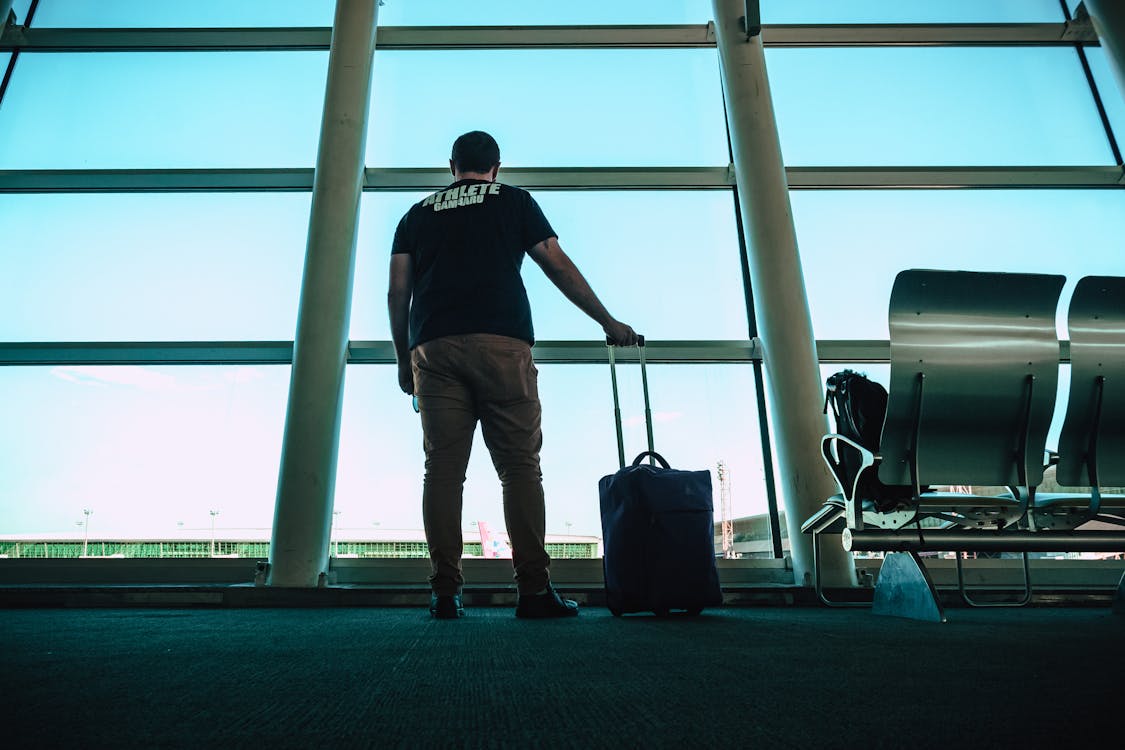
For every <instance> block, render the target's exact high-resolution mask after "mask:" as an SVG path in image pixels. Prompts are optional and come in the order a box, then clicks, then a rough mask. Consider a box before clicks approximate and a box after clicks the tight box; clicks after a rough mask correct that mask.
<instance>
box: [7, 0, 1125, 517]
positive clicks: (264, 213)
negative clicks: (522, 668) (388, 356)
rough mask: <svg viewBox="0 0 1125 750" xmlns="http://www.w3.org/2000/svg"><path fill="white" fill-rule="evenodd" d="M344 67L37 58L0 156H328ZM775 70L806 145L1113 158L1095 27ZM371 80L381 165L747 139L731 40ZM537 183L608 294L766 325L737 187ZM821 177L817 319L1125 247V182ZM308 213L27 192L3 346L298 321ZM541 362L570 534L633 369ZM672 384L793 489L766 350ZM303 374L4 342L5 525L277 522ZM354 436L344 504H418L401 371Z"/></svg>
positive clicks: (251, 60)
mask: <svg viewBox="0 0 1125 750" xmlns="http://www.w3.org/2000/svg"><path fill="white" fill-rule="evenodd" d="M26 7H27V2H26V0H24V2H17V4H16V8H17V11H18V12H22V10H23V9H26ZM653 7H658V8H659V10H660V13H661V15H660V16H654V15H653V14H652V13H653V11H652V9H653ZM482 8H483V9H484V11H485V12H482ZM267 10H268V11H269V12H268V13H267ZM709 15H710V4H709V3H707V2H695V1H693V2H682V3H677V2H668V3H660V4H655V5H654V4H652V3H640V2H633V1H630V2H621V3H604V2H599V3H592V2H585V3H583V2H575V3H550V4H547V3H542V4H541V3H526V2H514V1H513V2H502V3H492V4H488V3H486V4H483V5H482V4H465V3H454V2H449V3H445V2H442V3H437V2H434V3H407V2H406V0H388V2H387V5H386V6H384V8H383V9H382V10H381V20H382V22H383V23H384V24H387V25H408V24H431V23H448V24H458V23H505V22H507V23H583V22H584V23H631V22H634V23H635V22H636V21H637V19H642V18H643V19H645V20H646V21H650V22H656V23H703V22H705V21H706V20H707V18H708V16H709ZM330 16H331V3H328V2H304V1H302V2H296V1H295V0H294V2H279V3H272V4H269V5H268V9H267V5H266V4H264V3H252V2H246V3H237V4H235V3H219V2H200V3H191V4H186V3H176V4H164V3H161V4H155V3H148V2H140V1H139V0H137V1H135V2H104V3H99V4H96V5H95V4H93V3H87V2H74V1H73V0H71V1H70V2H64V0H43V2H42V3H41V5H40V8H39V10H38V12H37V16H36V25H39V26H48V25H58V26H72V25H73V26H78V25H86V24H92V25H102V26H129V25H135V26H146V25H165V26H173V25H177V24H195V25H203V26H207V25H252V24H255V23H263V24H271V25H286V24H293V25H314V26H315V25H325V24H327V23H329V22H330ZM763 16H764V19H765V21H766V22H767V23H770V22H772V23H808V22H872V21H875V20H878V21H891V22H920V21H956V22H1006V21H1058V20H1060V19H1061V10H1060V8H1059V6H1058V4H1057V3H1056V2H1053V0H1043V1H1042V2H1032V1H1030V0H1018V1H1017V0H1013V1H1012V2H989V3H979V2H968V1H967V0H966V1H965V2H940V3H938V2H933V3H902V2H890V1H889V0H888V1H887V2H855V3H840V2H828V1H827V0H824V1H823V2H789V3H780V2H765V3H763ZM1090 59H1091V65H1092V67H1093V69H1094V73H1095V77H1096V80H1097V81H1098V83H1099V85H1100V87H1101V90H1102V93H1103V96H1104V97H1105V99H1106V104H1107V108H1108V109H1109V113H1110V118H1111V121H1112V122H1113V123H1114V124H1115V126H1116V128H1117V129H1118V132H1119V133H1120V132H1125V130H1122V128H1125V104H1123V99H1122V97H1121V95H1120V92H1119V91H1118V90H1117V89H1116V88H1115V83H1114V81H1113V79H1112V76H1111V74H1110V71H1109V67H1108V64H1107V62H1106V59H1105V56H1104V54H1103V53H1102V52H1101V50H1098V49H1093V50H1090ZM326 62H327V55H326V53H320V52H297V53H120V54H117V53H107V54H71V55H66V54H40V55H30V54H28V55H23V56H22V57H21V59H20V60H19V64H18V66H17V69H16V72H15V76H14V78H13V81H12V86H11V88H10V90H9V92H8V94H7V97H6V99H5V101H4V102H3V105H2V106H0V132H3V133H4V134H5V137H4V138H3V139H0V169H35V168H161V167H167V168H181V167H310V166H312V164H313V163H314V161H315V155H316V141H317V130H318V127H319V117H320V110H321V97H322V95H323V85H324V74H325V69H326ZM767 64H768V66H769V74H770V79H771V84H772V88H773V96H774V101H775V106H776V109H777V114H778V119H779V126H780V130H781V139H782V147H783V151H784V155H785V159H786V163H787V164H788V165H790V166H852V165H870V166H878V165H899V166H940V165H997V166H1012V165H1097V164H1110V163H1112V157H1111V155H1110V150H1109V148H1108V146H1107V143H1106V139H1105V136H1104V133H1103V131H1102V129H1101V125H1100V122H1099V121H1098V118H1097V115H1096V111H1095V109H1094V105H1093V102H1092V99H1091V97H1090V94H1089V90H1088V89H1087V88H1086V84H1085V79H1084V77H1083V75H1082V71H1081V69H1080V67H1079V64H1078V60H1077V56H1076V54H1075V53H1074V51H1073V50H1068V49H1046V48H1032V49H1020V48H1003V49H988V48H979V49H978V48H970V49H941V48H924V49H857V50H840V49H832V50H769V51H768V54H767ZM375 76H376V77H375V85H374V93H373V97H372V110H371V128H370V131H369V137H368V144H367V163H368V165H370V166H440V165H444V162H445V159H446V158H447V152H448V148H449V143H450V142H451V141H452V139H453V137H455V136H456V135H457V134H459V133H460V132H463V131H465V130H469V129H473V128H478V127H480V128H485V129H490V130H491V131H492V132H494V134H495V135H496V136H497V138H498V139H499V141H500V145H501V150H502V156H503V160H504V163H505V165H508V166H692V165H703V166H714V165H723V164H725V163H726V161H727V156H726V143H725V134H724V129H723V119H722V104H721V95H720V91H719V79H718V68H717V62H716V59H715V53H714V51H713V50H664V51H654V50H645V51H605V50H602V51H594V52H582V51H538V52H515V51H503V52H433V53H422V52H382V53H377V59H376V72H375ZM544 113H549V114H550V116H549V117H544V116H543V115H544ZM419 197H421V196H420V194H407V193H401V194H399V193H394V194H376V193H368V194H366V195H365V196H364V199H363V204H362V208H361V211H362V215H361V223H360V236H359V242H358V249H357V252H358V257H357V273H356V282H355V294H354V305H353V312H352V322H351V334H352V337H353V338H354V339H364V340H367V339H375V340H383V339H386V338H388V337H389V333H388V327H387V323H386V316H385V312H384V303H383V300H384V295H385V286H386V273H387V268H386V267H387V255H388V253H389V242H390V237H391V233H392V232H393V228H394V224H395V222H397V219H398V217H399V216H400V215H401V213H402V212H403V211H404V210H405V209H406V208H407V206H409V204H410V203H411V202H412V201H414V200H417V199H418V198H419ZM538 198H539V200H540V202H541V204H542V205H543V207H544V210H545V212H546V213H547V215H548V217H549V218H550V220H551V221H552V223H553V224H554V226H555V228H556V230H557V231H558V232H559V235H560V238H561V241H562V244H563V246H564V248H566V249H567V251H568V252H569V253H570V254H571V255H572V256H573V257H574V258H575V260H576V261H577V262H578V264H579V266H580V267H581V268H582V269H583V271H584V272H585V273H586V274H587V276H588V277H589V278H590V280H591V282H592V284H593V286H594V287H595V289H596V290H598V292H599V293H600V294H601V296H602V297H603V299H604V301H605V302H606V303H607V305H608V306H609V307H610V309H611V310H612V311H614V312H615V314H617V315H618V316H619V317H621V318H622V319H624V320H626V321H627V322H630V323H632V324H633V325H635V326H636V327H637V328H638V329H639V330H640V331H641V332H643V333H645V334H647V335H648V336H649V337H650V338H653V339H660V340H664V339H743V338H745V337H746V330H747V329H746V318H745V313H744V308H743V303H742V297H741V287H740V284H741V280H740V270H739V265H738V258H737V242H736V237H735V230H734V216H733V212H732V208H731V200H730V196H729V194H727V193H724V192H695V193H676V192H666V191H656V192H636V193H625V192H569V193H568V192H542V193H539V194H538ZM792 204H793V212H794V218H795V222H796V226H797V234H798V242H799V245H800V250H801V255H802V260H803V263H804V266H805V272H806V283H807V287H808V291H809V298H810V307H811V309H812V313H813V322H814V328H815V332H816V335H817V336H818V337H819V338H825V339H839V338H858V339H868V338H874V339H879V338H885V337H886V335H887V333H886V297H887V293H888V292H889V289H890V283H891V280H892V279H893V277H894V274H895V273H897V271H898V270H899V269H901V268H905V267H935V268H971V269H974V270H1023V271H1044V272H1051V273H1065V274H1066V275H1067V277H1068V283H1069V286H1068V287H1067V290H1064V293H1063V299H1064V302H1065V300H1066V299H1067V295H1068V293H1069V289H1070V288H1071V287H1072V285H1073V283H1074V282H1076V281H1077V279H1078V278H1079V277H1080V276H1082V275H1084V274H1087V273H1107V274H1117V275H1120V274H1122V273H1125V259H1123V258H1122V253H1121V252H1120V244H1119V243H1120V240H1119V238H1120V237H1122V236H1125V196H1123V195H1122V192H1121V191H1119V190H1118V191H1078V190H1063V191H1059V190H1054V191H1002V190H997V191H869V192H848V191H824V192H794V193H793V194H792ZM308 210H309V200H308V195H305V194H270V195H254V194H230V195H224V194H212V195H55V196H48V195H8V196H3V197H2V198H0V226H3V227H4V228H5V242H4V246H3V249H2V250H0V269H2V272H0V340H3V341H29V340H31V341H34V340H64V341H98V340H138V341H145V340H275V339H283V340H284V339H291V338H292V337H293V330H294V325H295V310H296V298H297V293H298V290H299V281H300V273H301V264H302V262H303V253H304V244H305V233H306V230H307V219H308ZM525 281H526V283H527V286H528V289H529V293H530V294H531V296H532V299H533V307H534V310H535V318H536V328H537V332H538V335H539V337H540V338H543V339H587V340H596V339H597V338H598V335H599V331H598V330H597V327H596V326H595V325H594V324H593V323H591V322H590V321H588V320H587V319H585V318H584V317H583V316H582V315H581V314H580V313H578V312H577V311H576V310H574V309H573V308H571V307H570V306H569V304H568V303H567V302H566V301H565V300H564V299H563V298H562V296H561V295H560V294H559V293H558V292H557V291H556V290H554V289H553V287H551V286H550V285H549V283H548V282H546V281H545V280H544V279H543V277H542V274H541V273H540V272H539V271H538V269H537V268H536V267H535V266H534V264H528V266H527V270H526V271H525ZM1060 334H1061V335H1065V325H1062V326H1061V327H1060ZM833 369H835V368H829V372H830V371H831V370H833ZM869 369H871V370H872V371H873V374H875V375H876V376H879V373H880V372H882V371H883V370H885V367H884V368H878V367H876V368H869ZM540 370H541V388H542V392H543V398H544V412H545V415H544V422H545V431H546V437H545V440H546V442H545V447H544V452H543V466H544V473H545V477H546V482H547V492H548V529H549V531H550V532H552V533H563V532H565V531H567V530H570V531H572V532H573V533H589V534H598V533H599V528H600V524H599V521H598V517H597V496H596V489H595V488H596V484H597V480H598V478H599V477H600V476H601V475H603V474H606V473H609V472H611V471H613V470H614V469H615V468H616V449H615V447H614V437H613V436H614V432H613V423H612V399H611V395H610V391H609V375H608V372H607V371H606V368H605V367H599V366H593V365H544V366H541V367H540ZM650 378H651V386H652V395H653V407H654V409H655V410H656V412H657V424H656V428H655V432H656V440H657V447H658V449H659V450H661V451H663V452H665V453H666V455H667V456H668V458H669V459H670V460H671V461H672V463H673V465H675V466H679V467H683V468H711V469H713V468H714V465H715V463H716V462H717V461H718V460H724V461H725V462H726V463H727V464H728V466H729V467H730V469H731V476H732V483H733V485H732V496H733V501H734V511H735V514H736V515H746V514H750V513H760V512H764V510H765V507H766V506H765V491H764V486H763V484H762V473H763V472H762V466H761V463H762V459H761V451H760V446H759V445H758V428H757V422H756V419H757V415H756V410H755V406H754V399H753V396H752V394H753V379H752V376H751V373H750V368H749V367H746V366H728V367H717V366H703V365H682V366H659V367H653V368H652V371H651V372H650ZM622 380H623V386H624V388H625V390H624V392H623V408H624V409H625V410H626V422H627V433H628V448H627V453H630V454H635V453H636V452H638V451H640V450H641V449H642V448H643V447H644V446H643V443H644V439H643V427H642V425H641V422H640V416H641V397H640V392H639V385H638V383H637V377H636V373H635V371H633V370H632V369H630V371H628V372H624V373H622ZM1063 380H1065V378H1063ZM287 387H288V369H287V368H282V367H202V366H191V367H152V368H96V367H54V368H4V369H0V413H3V414H4V415H5V418H4V427H3V428H2V429H0V533H24V532H26V533H34V532H64V531H74V530H75V521H77V520H80V519H81V518H82V508H84V507H92V508H93V509H94V511H95V515H94V516H93V517H92V519H91V521H92V525H91V532H92V533H134V534H162V533H166V532H168V531H171V530H172V529H174V528H177V524H179V523H181V522H182V523H183V524H184V526H185V527H189V528H191V527H194V528H199V529H204V528H208V527H209V524H210V520H211V519H210V516H209V515H208V511H209V510H211V509H216V508H217V509H219V510H220V513H221V515H220V516H219V518H218V524H219V525H220V526H223V527H256V528H263V529H268V527H269V526H270V523H271V520H272V507H273V499H274V491H275V484H276V476H277V462H278V458H279V451H280V439H281V429H282V422H283V419H284V412H285V398H286V392H287ZM1058 411H1059V413H1060V415H1061V411H1062V406H1061V405H1060V407H1059V410H1058ZM342 430H343V432H342V438H341V447H340V463H339V470H338V478H337V499H336V509H337V510H339V511H340V516H339V518H338V523H339V526H340V527H342V528H349V527H351V528H370V527H372V526H373V524H375V523H376V522H377V523H378V524H379V527H380V528H383V529H388V528H420V525H421V520H420V512H419V508H418V498H419V496H420V485H421V446H420V443H421V435H420V430H419V428H418V423H417V416H416V415H415V414H414V413H413V411H412V410H411V409H410V405H409V400H408V399H405V398H404V397H402V396H401V394H399V393H398V391H397V388H396V387H395V384H394V373H393V368H389V367H378V366H355V367H352V368H350V369H349V371H348V375H347V384H346V393H345V405H344V421H343V426H342ZM716 495H717V493H716ZM474 519H480V520H487V521H489V522H490V524H491V525H492V526H493V528H496V529H499V528H502V527H503V523H502V515H501V511H500V504H499V489H498V484H497V482H496V480H495V477H494V475H493V472H492V468H491V465H490V464H489V462H488V460H487V455H486V451H485V450H484V448H483V445H482V444H479V443H478V445H477V446H476V447H475V449H474V456H473V461H472V464H471V467H470V478H469V482H468V484H467V488H466V512H465V522H466V526H467V525H468V523H469V521H471V520H474ZM567 524H570V526H567ZM99 530H100V532H99Z"/></svg>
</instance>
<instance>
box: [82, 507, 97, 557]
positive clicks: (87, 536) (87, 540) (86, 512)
mask: <svg viewBox="0 0 1125 750" xmlns="http://www.w3.org/2000/svg"><path fill="white" fill-rule="evenodd" d="M93 513H94V511H92V510H91V509H89V508H83V509H82V514H83V515H84V516H86V520H85V521H83V523H82V525H83V526H84V527H85V534H84V536H83V537H82V556H83V557H85V556H86V548H87V547H88V546H89V544H90V516H91V515H93Z"/></svg>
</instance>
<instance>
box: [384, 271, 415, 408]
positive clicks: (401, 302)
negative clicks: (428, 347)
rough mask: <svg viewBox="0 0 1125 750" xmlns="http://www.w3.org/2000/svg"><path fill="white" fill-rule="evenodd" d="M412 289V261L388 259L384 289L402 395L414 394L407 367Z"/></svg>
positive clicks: (411, 377)
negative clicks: (386, 280)
mask: <svg viewBox="0 0 1125 750" xmlns="http://www.w3.org/2000/svg"><path fill="white" fill-rule="evenodd" d="M413 288H414V260H413V259H412V258H411V257H410V255H409V254H408V253H395V254H394V255H392V256H391V273H390V285H389V288H388V290H387V312H388V313H389V314H390V318H391V338H392V339H393V340H394V344H395V359H396V360H398V387H399V388H401V389H402V392H403V393H408V394H412V393H414V373H413V372H412V371H411V368H410V344H409V324H410V296H411V292H412V291H413Z"/></svg>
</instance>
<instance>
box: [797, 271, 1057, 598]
mask: <svg viewBox="0 0 1125 750" xmlns="http://www.w3.org/2000/svg"><path fill="white" fill-rule="evenodd" d="M1063 283H1064V278H1063V277H1062V276H1059V275H1050V274H1026V273H982V272H971V271H933V270H921V269H912V270H907V271H903V272H901V273H900V274H898V276H897V277H896V279H895V283H894V286H893V288H892V291H891V298H890V303H889V323H890V347H891V378H890V388H889V389H888V402H887V415H886V419H885V421H884V424H883V430H882V435H881V439H880V444H879V451H878V452H877V453H873V452H870V451H865V450H863V449H862V448H860V447H859V446H857V445H855V444H854V443H852V442H851V441H848V440H846V439H845V438H842V437H841V436H838V435H827V436H825V437H824V439H823V441H822V448H823V452H824V454H825V460H826V462H828V464H829V466H830V467H834V462H833V461H832V460H831V457H832V456H833V455H838V452H839V451H842V450H859V451H860V452H861V454H862V455H863V463H864V464H866V465H868V466H867V468H865V470H867V471H877V472H878V476H879V478H880V479H881V480H882V481H883V482H884V483H886V484H895V485H906V484H909V485H913V487H914V493H913V497H912V498H911V499H909V500H906V501H903V502H901V503H900V504H899V505H898V506H897V507H895V508H893V509H891V510H889V511H886V512H881V513H880V512H877V511H875V509H874V506H873V505H872V504H871V503H870V502H866V501H867V499H866V498H855V497H849V496H848V493H849V490H848V489H847V488H845V487H844V486H843V483H842V482H841V488H840V493H839V495H838V496H836V497H834V498H830V499H829V501H828V502H827V503H826V506H825V507H826V508H829V510H823V509H822V512H821V513H818V514H817V515H816V516H814V519H817V520H816V522H815V523H812V522H813V519H810V521H809V522H807V524H806V525H807V526H808V529H807V533H814V531H815V532H816V533H815V534H814V539H815V540H816V541H817V542H819V536H820V535H821V534H823V533H831V532H832V531H834V530H835V529H838V528H840V527H841V526H842V529H841V530H840V534H841V538H842V541H843V543H844V546H845V548H846V549H850V550H852V551H859V550H869V551H884V552H892V553H893V551H902V552H904V553H905V555H907V556H909V560H907V561H906V562H905V563H904V562H901V561H899V560H893V561H891V565H888V564H887V563H888V560H890V559H891V558H892V557H894V554H888V555H887V558H886V559H885V560H884V564H883V569H882V570H881V572H880V576H879V584H878V585H877V586H876V590H875V601H874V607H875V609H876V611H879V612H882V613H886V614H901V615H903V616H918V617H923V618H925V619H944V614H943V613H942V611H941V607H940V603H939V601H938V599H937V595H936V591H935V590H934V589H933V584H932V582H930V580H929V577H928V575H927V574H926V572H925V568H924V566H923V565H922V562H921V560H920V558H918V555H917V553H918V552H923V551H938V550H941V551H956V550H960V549H976V547H974V546H973V545H976V544H981V543H982V541H984V540H986V539H991V540H992V541H993V543H995V538H996V537H997V536H998V535H999V534H1002V533H1003V534H1004V536H1005V539H1006V541H1008V542H1011V541H1012V540H1013V539H1014V538H1013V537H1011V536H1010V535H1009V534H1010V532H1009V530H1012V529H1017V528H1018V525H1019V523H1020V521H1021V520H1022V519H1023V518H1025V517H1026V514H1027V509H1028V507H1029V504H1030V503H1031V502H1032V499H1033V498H1034V494H1035V489H1036V487H1037V486H1038V485H1039V483H1040V481H1041V480H1042V476H1043V461H1042V456H1043V455H1044V448H1045V443H1046V438H1047V431H1048V429H1049V427H1050V424H1051V419H1052V416H1053V413H1054V406H1055V394H1056V389H1057V381H1058V367H1059V342H1058V338H1057V335H1056V333H1055V312H1056V309H1057V306H1058V301H1059V296H1060V294H1061V291H1062V287H1063ZM837 478H838V479H839V477H837ZM951 485H960V486H965V485H969V486H986V487H994V486H999V487H1008V488H1010V490H1009V491H1008V492H1007V493H1003V494H997V495H988V496H985V495H972V494H962V493H951V492H924V491H922V488H923V487H926V486H934V487H941V486H951ZM830 519H831V520H830ZM809 523H811V525H808V524H809ZM814 549H815V544H814ZM981 549H986V547H981ZM1024 561H1025V574H1026V572H1027V568H1026V556H1025V558H1024ZM958 562H959V572H960V561H958ZM892 572H894V575H893V576H892V575H891V574H892ZM814 575H819V571H814ZM959 577H960V576H959ZM904 587H905V588H904ZM918 587H921V588H922V589H924V590H925V591H928V594H927V595H924V596H921V597H919V596H918V595H917V592H916V589H917V588H918ZM961 588H962V593H963V594H964V595H965V596H966V599H967V600H968V597H967V593H966V592H965V591H964V586H963V583H962V587H961ZM880 589H883V590H884V592H885V595H884V594H882V593H881V591H880ZM818 591H819V584H818ZM904 591H906V592H907V593H908V595H907V596H905V597H904V596H903V592H904ZM822 598H823V597H822ZM904 599H906V600H910V601H911V602H914V603H913V605H911V606H912V607H913V609H910V608H909V607H908V608H907V611H903V610H902V608H901V606H900V605H901V604H902V601H903V600H904ZM892 600H893V601H892ZM923 600H924V601H923Z"/></svg>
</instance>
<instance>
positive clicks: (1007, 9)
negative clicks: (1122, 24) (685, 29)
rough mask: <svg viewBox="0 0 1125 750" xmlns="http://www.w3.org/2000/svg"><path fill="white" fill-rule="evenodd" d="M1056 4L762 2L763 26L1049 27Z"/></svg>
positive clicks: (1058, 12) (992, 0)
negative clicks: (986, 24) (1040, 25)
mask: <svg viewBox="0 0 1125 750" xmlns="http://www.w3.org/2000/svg"><path fill="white" fill-rule="evenodd" d="M1062 20H1063V16H1062V9H1061V8H1060V7H1059V4H1058V1H1057V0H989V1H988V2H984V3H982V2H980V0H912V1H911V2H902V0H762V22H763V23H816V24H822V23H824V24H827V23H1049V22H1060V21H1062Z"/></svg>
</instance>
